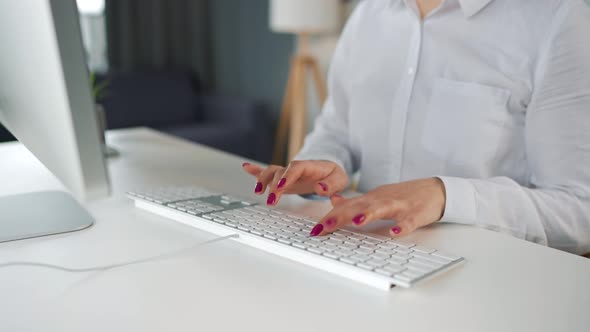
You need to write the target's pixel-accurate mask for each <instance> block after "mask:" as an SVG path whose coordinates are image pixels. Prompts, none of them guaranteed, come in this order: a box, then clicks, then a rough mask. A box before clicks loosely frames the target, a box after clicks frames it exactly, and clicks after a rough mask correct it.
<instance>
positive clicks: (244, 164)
mask: <svg viewBox="0 0 590 332" xmlns="http://www.w3.org/2000/svg"><path fill="white" fill-rule="evenodd" d="M246 166H250V163H243V164H242V167H246Z"/></svg>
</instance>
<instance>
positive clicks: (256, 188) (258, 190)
mask: <svg viewBox="0 0 590 332" xmlns="http://www.w3.org/2000/svg"><path fill="white" fill-rule="evenodd" d="M254 192H255V193H257V194H258V193H261V192H262V182H257V183H256V187H255V188H254Z"/></svg>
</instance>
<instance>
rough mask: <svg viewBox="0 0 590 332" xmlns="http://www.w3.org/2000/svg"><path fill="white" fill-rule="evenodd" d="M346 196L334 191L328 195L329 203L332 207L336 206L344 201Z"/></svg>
mask: <svg viewBox="0 0 590 332" xmlns="http://www.w3.org/2000/svg"><path fill="white" fill-rule="evenodd" d="M344 201H346V198H344V197H342V196H341V195H340V194H338V193H335V194H334V195H332V196H330V203H332V206H333V207H337V206H338V205H340V204H342V203H344Z"/></svg>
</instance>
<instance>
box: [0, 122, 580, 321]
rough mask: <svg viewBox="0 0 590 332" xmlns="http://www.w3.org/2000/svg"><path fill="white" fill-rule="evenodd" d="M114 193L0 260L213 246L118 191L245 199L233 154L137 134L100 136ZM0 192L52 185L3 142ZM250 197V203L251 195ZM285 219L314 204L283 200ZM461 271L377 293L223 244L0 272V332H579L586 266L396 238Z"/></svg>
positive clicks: (562, 256) (460, 229)
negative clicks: (81, 217)
mask: <svg viewBox="0 0 590 332" xmlns="http://www.w3.org/2000/svg"><path fill="white" fill-rule="evenodd" d="M108 141H109V142H110V143H111V145H112V146H114V147H116V148H117V149H118V150H119V151H120V152H121V157H120V158H118V159H114V160H111V161H110V162H109V168H110V172H111V177H112V183H113V190H114V195H113V196H112V197H111V198H109V199H106V200H102V201H98V202H93V203H91V204H88V206H87V207H88V209H89V210H90V211H91V213H92V214H93V215H94V216H95V217H96V219H97V224H96V225H95V226H94V227H92V228H90V229H88V230H85V231H82V232H78V233H73V234H70V235H62V236H55V237H50V238H42V239H35V240H27V241H20V242H14V243H6V244H0V262H7V261H15V260H34V261H43V262H52V263H56V264H60V265H65V266H71V267H85V266H93V265H98V264H106V263H113V262H122V261H126V260H130V259H135V258H141V257H144V256H149V255H154V254H158V253H162V252H166V251H170V250H174V249H176V248H182V247H186V246H190V245H191V244H194V243H196V242H199V241H203V240H205V239H210V238H213V236H212V235H210V234H207V233H205V232H202V231H199V230H196V229H193V228H190V227H188V226H184V225H181V224H177V223H175V222H173V221H169V220H166V219H164V218H161V217H158V216H154V215H151V214H149V213H147V212H143V211H140V210H137V209H135V208H134V207H133V205H132V203H131V201H130V200H128V199H126V198H125V196H124V192H125V191H127V190H129V189H134V188H138V187H146V186H147V187H149V186H153V185H156V186H157V185H169V184H195V185H203V186H206V187H210V188H212V189H216V190H222V191H226V192H230V193H236V194H246V195H248V194H250V192H251V190H252V188H253V185H254V182H253V181H252V179H251V178H249V176H247V175H245V174H244V173H243V172H242V170H241V163H242V162H243V159H242V158H238V157H235V156H231V155H228V154H224V153H220V152H218V151H215V150H211V149H208V148H205V147H202V146H199V145H195V144H191V143H187V142H184V141H180V140H177V139H174V138H171V137H169V136H164V135H161V134H158V133H156V132H154V131H150V130H147V129H135V130H124V131H117V132H113V133H111V134H110V135H109V140H108ZM0 160H1V161H0V184H1V185H0V195H7V194H14V193H17V192H25V191H32V190H40V189H53V188H60V187H61V186H60V185H59V183H58V182H57V181H56V180H55V179H54V178H53V177H52V176H51V175H50V174H49V173H48V172H47V171H46V170H45V169H44V168H43V167H42V166H41V165H40V164H39V163H38V162H37V161H36V160H35V159H34V158H33V157H32V156H31V155H30V154H29V153H28V152H26V150H25V149H24V148H22V146H20V145H19V144H16V143H9V144H2V145H0ZM259 199H260V198H259ZM281 206H282V207H283V208H286V209H293V210H295V211H297V210H299V211H301V210H302V209H303V210H305V212H306V213H313V214H321V213H322V212H323V211H326V210H327V209H328V206H327V203H319V202H306V201H303V200H302V199H300V198H298V197H291V198H289V199H287V200H285V201H283V202H282V203H281ZM409 240H411V241H418V242H419V243H421V244H424V245H427V246H433V247H437V248H440V249H445V250H446V251H449V252H454V253H457V254H460V255H463V256H465V257H466V258H467V260H468V261H467V263H466V264H465V265H464V266H463V267H461V268H458V269H455V270H453V271H451V272H449V273H447V274H445V275H444V276H441V277H440V278H436V279H434V280H432V281H430V282H427V283H425V284H423V285H420V287H418V288H414V289H401V288H397V289H393V290H392V291H390V292H382V291H379V290H375V289H372V288H369V287H366V286H363V285H361V284H357V283H355V282H352V281H348V280H346V279H342V278H339V277H337V276H333V275H331V274H327V273H324V272H321V271H317V270H314V269H312V268H308V267H305V266H302V265H299V264H297V263H293V262H290V261H286V260H283V259H281V258H278V257H275V256H273V255H270V254H266V253H263V252H260V251H258V250H255V249H251V248H248V247H245V246H242V245H240V244H238V243H234V242H230V241H223V242H217V243H214V244H211V245H207V246H204V247H201V248H199V249H196V250H194V251H192V252H190V253H188V254H186V255H184V256H180V257H176V258H173V259H169V260H166V261H161V262H157V263H146V264H143V265H137V266H131V267H125V268H121V269H117V270H112V271H109V272H105V273H99V274H88V273H85V274H69V273H63V272H59V271H53V270H45V269H39V268H6V269H2V270H0V331H7V332H8V331H10V332H14V331H44V332H45V331H60V332H66V331H85V332H90V331H100V332H104V331H109V332H110V331H141V332H149V331H273V332H275V331H297V332H301V331H339V332H344V331H354V332H359V331H429V332H430V331H453V332H456V331H493V332H499V331H551V332H555V331H572V332H573V331H585V332H587V331H590V315H589V314H588V310H589V309H590V260H588V259H584V258H582V257H577V256H574V255H571V254H567V253H564V252H559V251H557V250H553V249H550V248H545V247H542V246H538V245H535V244H532V243H527V242H524V241H521V240H517V239H513V238H511V237H508V236H506V235H502V234H497V233H494V232H489V231H485V230H481V229H477V228H471V227H465V226H458V225H437V226H435V227H431V228H429V229H425V230H421V231H418V232H416V233H415V234H413V235H412V236H410V237H409Z"/></svg>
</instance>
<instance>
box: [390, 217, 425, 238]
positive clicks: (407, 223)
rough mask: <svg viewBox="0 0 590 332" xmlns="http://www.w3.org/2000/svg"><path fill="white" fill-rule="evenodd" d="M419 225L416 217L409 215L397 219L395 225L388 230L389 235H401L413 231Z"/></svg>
mask: <svg viewBox="0 0 590 332" xmlns="http://www.w3.org/2000/svg"><path fill="white" fill-rule="evenodd" d="M419 225H420V223H419V222H418V220H417V218H416V217H415V216H414V215H409V216H408V217H406V218H403V219H400V220H399V221H397V222H396V224H395V226H393V227H392V228H391V229H390V230H389V235H391V237H402V236H404V235H407V234H410V233H412V232H413V231H415V230H416V229H417V228H418V227H419Z"/></svg>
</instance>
